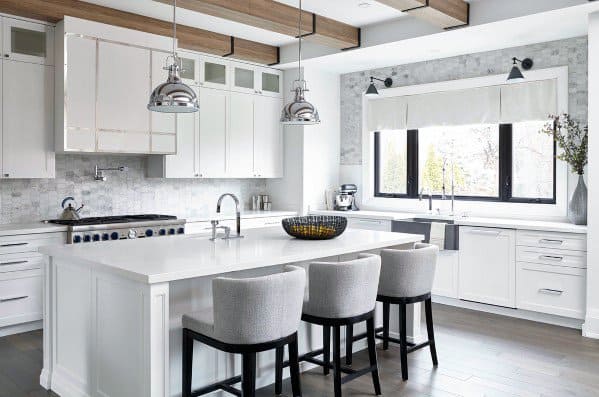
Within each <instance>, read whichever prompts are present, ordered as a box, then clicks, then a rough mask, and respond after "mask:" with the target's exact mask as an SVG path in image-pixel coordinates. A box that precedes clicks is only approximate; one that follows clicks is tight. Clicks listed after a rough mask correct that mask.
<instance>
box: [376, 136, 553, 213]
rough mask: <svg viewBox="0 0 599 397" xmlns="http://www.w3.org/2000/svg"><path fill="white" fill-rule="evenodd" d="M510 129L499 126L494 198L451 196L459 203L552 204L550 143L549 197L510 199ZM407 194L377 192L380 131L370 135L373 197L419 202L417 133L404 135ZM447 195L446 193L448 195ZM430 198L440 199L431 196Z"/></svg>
mask: <svg viewBox="0 0 599 397" xmlns="http://www.w3.org/2000/svg"><path fill="white" fill-rule="evenodd" d="M512 137H513V127H512V124H499V182H498V183H499V186H498V192H499V195H498V196H497V197H489V196H457V195H456V196H455V199H456V200H461V201H490V202H503V203H525V204H556V200H557V186H556V153H557V152H556V151H557V146H556V144H555V141H554V142H553V197H552V198H526V197H513V196H512V178H513V153H512V149H513V138H512ZM406 158H407V164H406V169H407V177H406V181H407V189H406V191H407V193H405V194H404V193H384V192H381V191H380V178H379V177H380V169H379V166H380V131H375V132H374V197H381V198H409V199H416V198H419V192H418V183H419V181H418V174H419V172H418V130H416V129H414V130H408V131H407V154H406ZM449 193H450V192H448V194H449ZM433 198H441V195H437V194H434V195H433Z"/></svg>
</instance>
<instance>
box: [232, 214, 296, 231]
mask: <svg viewBox="0 0 599 397" xmlns="http://www.w3.org/2000/svg"><path fill="white" fill-rule="evenodd" d="M285 218H289V217H288V216H273V217H267V218H250V219H242V220H241V228H242V229H244V228H247V229H255V228H259V227H273V226H280V227H281V228H282V226H281V221H282V220H283V219H285Z"/></svg>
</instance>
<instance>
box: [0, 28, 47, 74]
mask: <svg viewBox="0 0 599 397" xmlns="http://www.w3.org/2000/svg"><path fill="white" fill-rule="evenodd" d="M2 20H3V24H4V32H3V33H4V34H3V38H4V39H3V48H4V58H7V59H11V60H13V61H22V62H31V63H39V64H43V65H54V28H53V27H51V26H47V25H42V24H40V23H33V22H27V21H22V20H18V19H12V18H2Z"/></svg>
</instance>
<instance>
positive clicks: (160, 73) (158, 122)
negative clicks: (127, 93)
mask: <svg viewBox="0 0 599 397" xmlns="http://www.w3.org/2000/svg"><path fill="white" fill-rule="evenodd" d="M169 56H170V54H169V53H167V52H161V51H152V84H151V86H152V88H151V89H152V90H153V89H154V88H155V87H157V86H158V85H160V84H162V83H164V82H165V81H166V79H167V77H168V71H167V70H164V65H166V61H167V57H169ZM170 61H172V59H170ZM146 100H147V99H146ZM148 112H149V113H150V123H151V131H152V134H174V133H175V114H174V113H160V112H150V111H149V110H148Z"/></svg>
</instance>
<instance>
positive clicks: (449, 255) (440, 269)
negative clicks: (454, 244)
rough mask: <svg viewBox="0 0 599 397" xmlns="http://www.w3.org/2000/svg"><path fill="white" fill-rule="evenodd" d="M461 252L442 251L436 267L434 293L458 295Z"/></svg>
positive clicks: (448, 295)
mask: <svg viewBox="0 0 599 397" xmlns="http://www.w3.org/2000/svg"><path fill="white" fill-rule="evenodd" d="M458 256H459V254H458V252H457V251H440V252H439V258H438V260H437V268H436V269H435V281H434V283H433V290H432V293H433V295H438V296H446V297H448V298H456V299H457V297H458V275H459V268H458V266H459V258H458Z"/></svg>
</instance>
